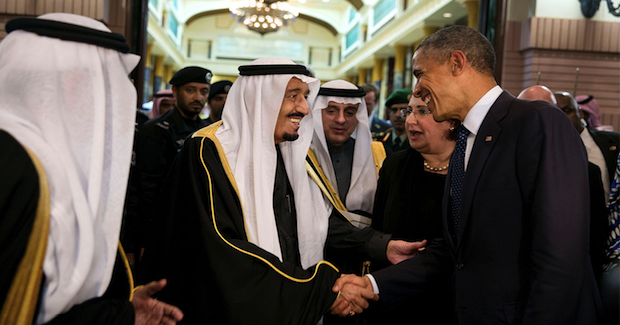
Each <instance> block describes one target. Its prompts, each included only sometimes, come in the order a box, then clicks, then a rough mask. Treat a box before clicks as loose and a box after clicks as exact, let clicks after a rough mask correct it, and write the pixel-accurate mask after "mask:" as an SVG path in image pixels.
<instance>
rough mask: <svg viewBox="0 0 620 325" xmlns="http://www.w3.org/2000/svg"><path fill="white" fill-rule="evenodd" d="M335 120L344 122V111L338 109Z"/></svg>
mask: <svg viewBox="0 0 620 325" xmlns="http://www.w3.org/2000/svg"><path fill="white" fill-rule="evenodd" d="M336 122H338V123H340V124H343V123H344V122H345V118H344V111H339V112H338V115H337V116H336Z"/></svg>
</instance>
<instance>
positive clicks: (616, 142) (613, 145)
mask: <svg viewBox="0 0 620 325" xmlns="http://www.w3.org/2000/svg"><path fill="white" fill-rule="evenodd" d="M588 131H589V132H590V135H591V136H592V139H594V142H596V145H597V146H598V147H599V148H600V149H601V151H602V152H603V156H604V157H605V164H607V170H608V171H609V183H610V184H611V183H612V182H613V181H614V171H615V170H616V162H617V161H618V152H619V151H618V148H620V133H616V132H605V131H598V130H588Z"/></svg>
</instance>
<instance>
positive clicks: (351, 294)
mask: <svg viewBox="0 0 620 325" xmlns="http://www.w3.org/2000/svg"><path fill="white" fill-rule="evenodd" d="M332 291H333V292H339V291H340V295H339V296H338V299H336V301H334V303H333V304H332V306H331V307H330V308H329V311H330V312H331V313H332V314H334V315H339V316H341V317H344V316H352V315H355V313H361V312H362V311H364V309H366V308H368V301H367V300H368V299H372V300H375V301H376V300H378V299H379V296H377V295H376V294H375V293H374V291H373V289H372V284H371V283H370V280H369V279H368V278H367V277H358V276H356V275H354V274H346V275H345V274H343V275H341V276H340V279H338V280H336V283H335V284H334V287H333V288H332Z"/></svg>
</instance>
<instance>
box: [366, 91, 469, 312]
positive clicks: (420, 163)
mask: <svg viewBox="0 0 620 325" xmlns="http://www.w3.org/2000/svg"><path fill="white" fill-rule="evenodd" d="M401 114H402V116H403V118H405V119H406V124H405V125H406V129H407V138H408V140H409V145H410V146H411V149H408V150H403V151H399V152H395V153H394V154H392V155H391V156H389V157H388V158H387V159H386V160H385V161H384V163H383V168H382V169H381V171H380V172H379V182H378V186H377V192H376V196H375V205H374V211H373V212H374V213H373V220H372V227H373V228H375V229H377V230H380V231H383V232H386V233H391V234H392V236H393V238H394V239H404V240H409V241H421V240H424V239H426V240H428V243H429V244H430V243H432V242H433V241H434V240H442V238H443V227H442V224H441V222H442V221H441V210H442V199H443V192H444V184H445V180H446V174H447V173H448V167H449V162H450V155H451V154H452V151H453V150H454V145H455V141H456V128H457V127H458V125H459V122H458V121H456V120H454V121H444V122H441V123H438V122H435V120H434V119H433V116H432V114H431V112H430V111H429V110H428V108H427V106H426V104H425V103H424V102H423V101H422V100H421V99H420V98H415V97H411V99H410V101H409V104H408V106H407V108H405V109H402V110H401ZM385 266H387V265H372V266H371V271H376V270H377V269H379V268H382V267H385ZM440 282H441V284H440V285H438V286H436V287H433V288H431V289H430V290H428V291H429V293H428V294H427V295H425V296H424V299H421V300H419V301H409V302H407V303H405V304H403V305H402V306H399V307H396V308H393V306H383V307H382V306H377V307H378V308H375V313H374V314H373V313H370V314H369V318H370V319H369V323H370V324H399V323H402V320H403V319H413V320H415V322H416V323H419V324H448V323H450V322H451V320H452V317H453V315H452V311H453V310H454V307H453V302H452V301H451V300H450V299H451V298H450V297H451V296H452V294H451V288H450V281H449V279H448V278H446V279H445V281H440ZM381 309H384V310H381ZM413 320H412V321H413Z"/></svg>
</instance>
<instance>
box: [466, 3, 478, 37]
mask: <svg viewBox="0 0 620 325" xmlns="http://www.w3.org/2000/svg"><path fill="white" fill-rule="evenodd" d="M465 6H467V26H469V27H471V28H473V29H475V30H478V0H475V1H465Z"/></svg>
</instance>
